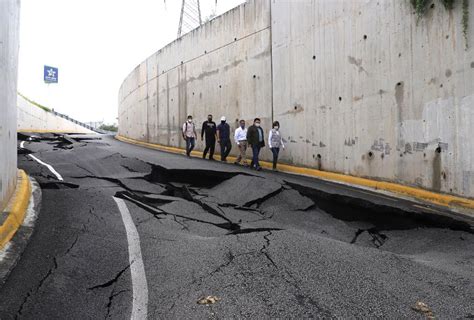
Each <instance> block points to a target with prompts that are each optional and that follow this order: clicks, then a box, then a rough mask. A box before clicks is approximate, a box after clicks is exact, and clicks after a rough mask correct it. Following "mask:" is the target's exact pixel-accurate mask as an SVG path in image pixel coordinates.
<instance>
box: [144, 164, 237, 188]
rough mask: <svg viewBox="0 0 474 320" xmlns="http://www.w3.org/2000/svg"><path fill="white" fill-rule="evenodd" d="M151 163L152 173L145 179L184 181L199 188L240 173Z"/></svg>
mask: <svg viewBox="0 0 474 320" xmlns="http://www.w3.org/2000/svg"><path fill="white" fill-rule="evenodd" d="M150 165H151V167H152V170H151V173H150V174H149V175H146V176H145V179H146V180H148V181H150V182H157V183H164V184H169V183H183V184H188V185H190V186H192V187H197V188H212V187H215V186H217V185H219V184H221V183H222V182H224V181H226V180H228V179H230V178H233V177H235V176H236V175H239V174H240V173H238V172H224V171H214V170H200V169H168V168H165V167H162V166H159V165H156V164H150Z"/></svg>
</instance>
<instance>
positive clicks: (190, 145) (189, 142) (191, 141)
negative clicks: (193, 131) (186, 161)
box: [186, 137, 196, 157]
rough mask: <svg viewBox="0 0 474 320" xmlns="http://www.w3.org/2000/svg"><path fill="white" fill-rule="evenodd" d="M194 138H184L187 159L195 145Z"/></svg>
mask: <svg viewBox="0 0 474 320" xmlns="http://www.w3.org/2000/svg"><path fill="white" fill-rule="evenodd" d="M195 140H196V139H195V138H190V137H186V155H187V156H188V157H189V156H190V155H191V151H193V149H194V146H195V144H196V141H195Z"/></svg>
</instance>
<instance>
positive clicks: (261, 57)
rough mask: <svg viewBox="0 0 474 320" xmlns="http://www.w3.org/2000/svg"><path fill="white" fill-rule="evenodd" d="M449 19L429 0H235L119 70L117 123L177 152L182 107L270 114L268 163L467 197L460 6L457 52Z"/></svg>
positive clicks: (472, 177) (469, 96) (470, 155)
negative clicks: (422, 12) (277, 130)
mask: <svg viewBox="0 0 474 320" xmlns="http://www.w3.org/2000/svg"><path fill="white" fill-rule="evenodd" d="M461 15H462V10H461V8H460V5H458V6H457V7H456V8H455V9H454V10H453V11H452V12H446V11H445V9H444V8H443V7H442V5H441V2H440V1H439V2H438V1H436V2H435V6H434V8H430V9H429V12H428V14H427V15H426V17H424V18H423V19H421V20H420V22H419V23H418V25H417V22H416V16H415V15H414V14H413V9H412V7H411V6H410V4H409V1H399V0H385V1H370V0H366V1H343V0H331V1H329V0H325V1H318V0H299V1H287V0H272V1H264V0H254V1H249V2H248V3H247V4H245V5H242V6H240V7H238V8H236V9H234V10H233V11H231V12H229V13H227V14H225V15H224V16H221V17H219V18H218V19H216V20H215V21H214V22H212V23H210V24H207V25H205V26H203V27H202V28H200V29H198V30H196V31H195V32H193V33H192V34H189V35H187V36H185V37H184V38H182V39H181V40H178V41H176V42H174V43H172V44H171V45H169V46H167V47H165V48H164V49H162V50H161V51H159V52H158V53H156V54H155V55H153V56H152V57H150V58H149V59H148V60H147V61H145V62H143V63H142V64H141V65H140V66H139V67H137V69H136V70H134V71H133V72H132V74H131V75H130V76H129V77H128V78H127V79H126V80H125V82H124V84H123V85H122V88H121V90H120V94H119V132H120V134H121V135H123V136H126V137H130V138H133V139H138V140H142V141H148V142H152V143H160V144H166V145H173V146H181V147H183V146H184V144H183V142H182V141H181V140H180V137H179V134H178V131H179V125H180V124H181V123H182V122H183V121H184V120H185V116H186V114H188V113H190V114H193V115H194V116H195V118H196V119H198V120H199V121H203V120H205V115H207V113H209V112H210V113H213V114H214V115H216V116H220V115H221V114H225V115H227V116H228V118H230V119H231V120H232V121H231V124H234V123H233V121H234V120H235V119H236V118H239V117H243V118H244V119H246V120H251V119H252V118H253V117H255V116H260V117H263V118H264V127H265V128H266V129H269V128H270V122H271V120H272V119H275V120H279V121H280V123H281V126H282V129H281V130H282V134H283V136H284V137H285V139H286V140H287V142H288V143H287V144H288V148H287V150H285V152H283V153H282V161H285V162H288V163H293V164H298V165H304V166H310V167H316V168H321V169H322V170H327V171H334V172H341V173H345V174H350V175H354V176H362V177H370V178H374V179H381V180H388V181H395V182H399V183H402V184H407V185H413V186H418V187H422V188H426V189H430V190H435V191H441V192H445V193H452V194H456V195H461V196H467V197H474V139H473V138H472V133H473V132H474V128H473V126H474V85H473V83H474V50H473V49H472V46H474V6H471V10H470V21H471V23H470V27H469V30H468V42H469V44H470V47H469V48H468V49H466V48H465V40H464V39H463V34H462V26H461ZM270 19H271V21H272V25H271V30H270V28H269V21H270ZM236 34H237V35H238V36H236V37H237V39H238V40H237V41H235V43H233V44H232V41H229V39H231V40H233V38H234V35H236ZM243 37H244V39H242V38H243ZM203 51H207V53H203ZM252 57H255V58H252ZM257 57H258V58H257ZM181 61H183V63H182V64H181ZM163 72H164V73H163ZM253 75H255V76H256V77H255V78H253ZM219 85H222V88H219ZM155 88H156V89H155ZM156 93H157V94H156ZM234 127H235V125H234ZM264 156H265V157H268V158H269V153H268V152H267V153H265V154H264Z"/></svg>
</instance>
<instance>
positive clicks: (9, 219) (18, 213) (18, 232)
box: [0, 170, 41, 285]
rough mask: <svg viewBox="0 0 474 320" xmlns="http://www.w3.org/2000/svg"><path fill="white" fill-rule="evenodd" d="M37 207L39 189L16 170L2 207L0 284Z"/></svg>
mask: <svg viewBox="0 0 474 320" xmlns="http://www.w3.org/2000/svg"><path fill="white" fill-rule="evenodd" d="M40 206H41V188H40V187H39V185H38V184H37V182H36V181H35V180H34V179H32V178H30V177H28V175H27V174H26V173H25V171H23V170H19V171H18V181H17V188H16V190H15V193H14V194H13V196H12V198H11V200H10V202H9V204H8V205H7V207H6V209H5V210H4V211H3V212H2V224H1V226H0V285H2V284H3V283H4V282H5V280H6V279H7V277H8V275H9V274H10V272H11V271H12V270H13V268H14V267H15V266H16V264H17V263H18V260H19V259H20V257H21V254H22V252H23V250H24V249H25V247H26V245H27V243H28V240H29V238H30V236H31V234H32V233H33V228H34V224H35V221H36V218H37V215H38V213H39V210H40Z"/></svg>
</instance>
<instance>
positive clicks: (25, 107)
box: [18, 95, 95, 134]
mask: <svg viewBox="0 0 474 320" xmlns="http://www.w3.org/2000/svg"><path fill="white" fill-rule="evenodd" d="M18 131H20V132H21V131H22V132H37V131H45V132H63V133H88V134H93V133H95V132H93V131H90V130H88V129H86V128H84V127H82V126H80V125H78V124H75V123H74V122H72V121H69V120H67V119H64V118H61V117H59V116H56V115H55V114H54V113H52V112H48V111H45V110H43V109H41V108H40V107H38V106H36V105H35V104H33V103H31V102H29V101H27V100H26V99H25V98H23V97H22V96H20V95H19V96H18Z"/></svg>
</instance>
